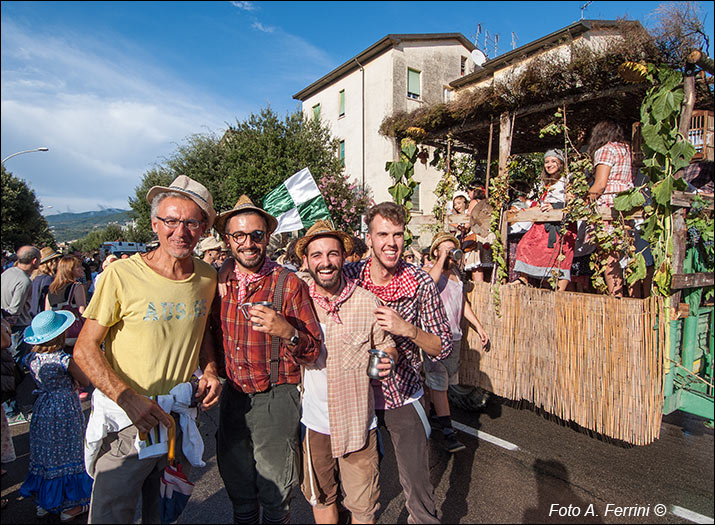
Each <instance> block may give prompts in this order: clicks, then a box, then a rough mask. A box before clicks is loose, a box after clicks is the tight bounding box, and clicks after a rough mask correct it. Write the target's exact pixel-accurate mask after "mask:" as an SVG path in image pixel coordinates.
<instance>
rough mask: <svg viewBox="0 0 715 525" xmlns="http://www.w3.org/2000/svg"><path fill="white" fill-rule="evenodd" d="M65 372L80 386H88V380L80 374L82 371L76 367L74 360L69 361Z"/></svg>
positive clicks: (82, 373)
mask: <svg viewBox="0 0 715 525" xmlns="http://www.w3.org/2000/svg"><path fill="white" fill-rule="evenodd" d="M67 371H68V372H69V373H70V375H71V376H72V378H73V379H74V380H75V381H77V382H78V383H79V384H80V385H82V386H89V385H90V381H89V378H88V377H87V376H86V375H85V373H84V372H82V369H81V368H80V367H79V366H77V363H75V361H74V359H70V364H69V365H68V366H67Z"/></svg>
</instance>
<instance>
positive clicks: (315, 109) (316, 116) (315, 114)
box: [313, 104, 320, 120]
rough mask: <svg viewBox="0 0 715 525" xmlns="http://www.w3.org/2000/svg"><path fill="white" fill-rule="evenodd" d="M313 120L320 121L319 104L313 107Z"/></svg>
mask: <svg viewBox="0 0 715 525" xmlns="http://www.w3.org/2000/svg"><path fill="white" fill-rule="evenodd" d="M313 118H314V119H315V120H320V104H316V105H315V106H313Z"/></svg>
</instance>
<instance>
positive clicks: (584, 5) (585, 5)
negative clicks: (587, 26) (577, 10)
mask: <svg viewBox="0 0 715 525" xmlns="http://www.w3.org/2000/svg"><path fill="white" fill-rule="evenodd" d="M592 3H593V0H591V1H589V2H586V3H585V4H583V5H582V6H581V18H580V20H583V12H584V11H585V10H586V8H587V7H588V6H590V5H591V4H592Z"/></svg>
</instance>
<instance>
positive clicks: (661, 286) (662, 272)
mask: <svg viewBox="0 0 715 525" xmlns="http://www.w3.org/2000/svg"><path fill="white" fill-rule="evenodd" d="M670 280H671V273H670V266H669V265H668V263H667V261H663V264H662V265H661V266H660V268H658V270H657V271H656V272H655V275H654V276H653V286H654V287H655V289H656V290H657V292H658V294H660V295H662V296H663V297H667V296H669V295H670Z"/></svg>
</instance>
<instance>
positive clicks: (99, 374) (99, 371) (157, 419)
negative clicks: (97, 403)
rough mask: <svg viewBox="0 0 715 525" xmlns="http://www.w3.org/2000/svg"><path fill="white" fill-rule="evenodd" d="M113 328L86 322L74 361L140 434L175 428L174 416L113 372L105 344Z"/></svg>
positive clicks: (76, 347) (87, 320) (95, 322)
mask: <svg viewBox="0 0 715 525" xmlns="http://www.w3.org/2000/svg"><path fill="white" fill-rule="evenodd" d="M108 331H109V328H108V327H106V326H103V325H101V324H99V323H98V322H97V321H95V320H94V319H86V320H85V323H84V326H83V327H82V331H81V332H80V334H79V337H78V339H77V344H75V348H74V359H75V361H76V362H77V365H78V366H79V368H80V369H81V370H82V372H84V373H85V375H86V376H87V378H89V380H90V381H91V382H92V384H93V385H94V386H95V387H96V388H98V389H99V390H100V391H102V392H103V393H104V394H105V395H106V396H107V397H109V398H110V399H111V400H112V401H114V402H115V403H117V404H118V405H119V406H120V407H121V408H122V409H123V410H124V411H125V412H126V413H127V416H129V419H131V420H132V422H133V423H134V424H135V425H136V427H137V429H139V431H140V432H149V431H150V430H151V429H152V428H154V427H155V426H156V425H157V424H159V423H162V424H163V425H165V426H167V427H168V426H169V425H171V421H169V420H170V419H171V416H169V415H168V414H167V413H166V412H164V411H163V410H162V409H161V407H159V405H158V404H157V403H156V402H155V401H152V400H151V399H149V398H148V397H145V396H142V395H141V394H138V393H137V392H135V391H134V390H132V389H131V388H130V387H129V386H128V385H127V384H126V383H125V382H124V381H122V379H121V378H120V377H119V376H118V375H117V373H116V372H115V371H114V370H112V367H111V366H110V365H109V362H108V361H107V358H106V357H105V356H104V352H102V348H101V346H100V345H101V344H102V341H104V338H105V337H106V335H107V332H108Z"/></svg>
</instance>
